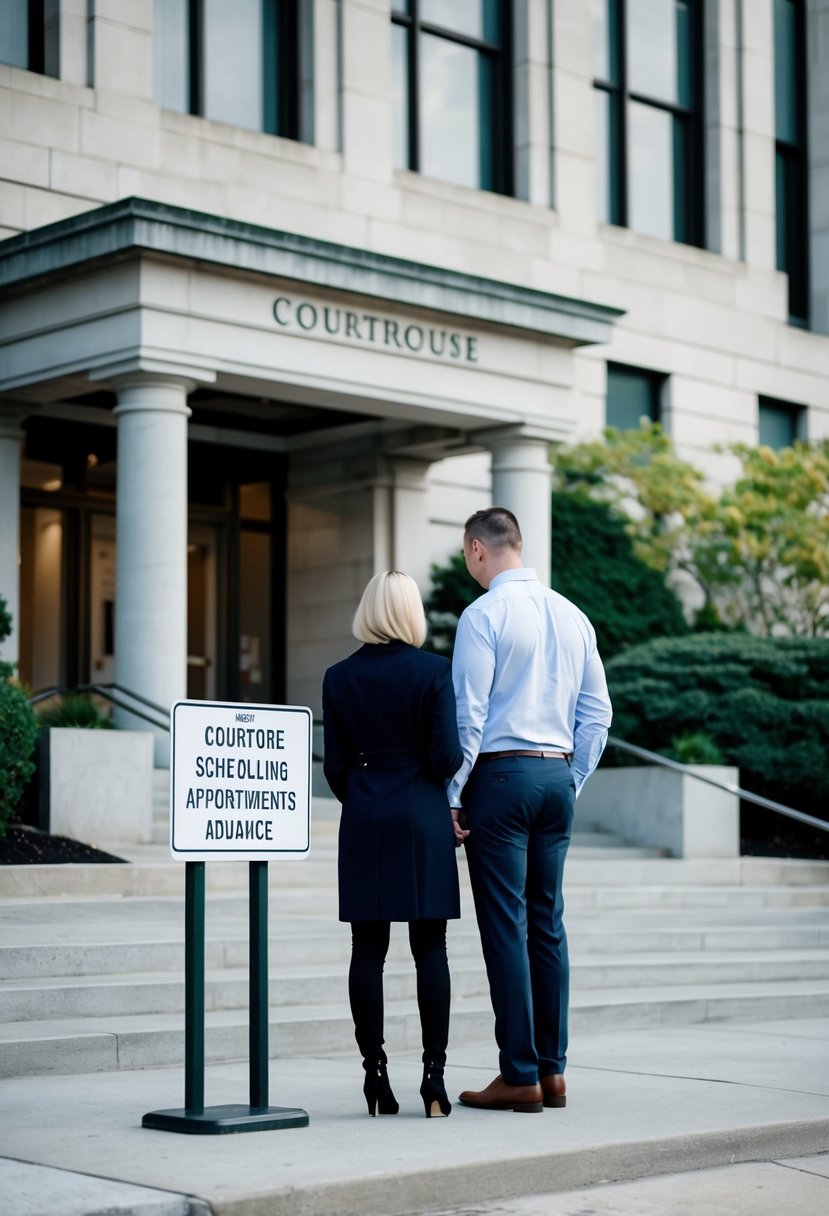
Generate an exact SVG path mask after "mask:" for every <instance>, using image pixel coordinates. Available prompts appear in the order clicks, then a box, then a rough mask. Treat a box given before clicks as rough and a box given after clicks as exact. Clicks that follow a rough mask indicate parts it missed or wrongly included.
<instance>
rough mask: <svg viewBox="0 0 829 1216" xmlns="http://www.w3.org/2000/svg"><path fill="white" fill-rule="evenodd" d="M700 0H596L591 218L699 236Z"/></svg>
mask: <svg viewBox="0 0 829 1216" xmlns="http://www.w3.org/2000/svg"><path fill="white" fill-rule="evenodd" d="M701 54H702V0H596V15H595V20H594V36H593V76H594V79H593V84H594V87H595V99H596V132H597V141H596V162H597V182H598V192H599V197H598V205H599V218H600V219H601V220H603V221H604V222H605V223H610V224H622V225H625V226H626V227H629V228H633V229H635V231H636V232H642V233H645V234H646V235H649V236H657V237H662V238H664V239H665V240H673V241H682V242H684V243H685V244H689V245H701V244H702V242H703V235H704V233H703V214H704V206H703V191H702V59H701Z"/></svg>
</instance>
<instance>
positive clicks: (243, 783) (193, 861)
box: [141, 701, 312, 1135]
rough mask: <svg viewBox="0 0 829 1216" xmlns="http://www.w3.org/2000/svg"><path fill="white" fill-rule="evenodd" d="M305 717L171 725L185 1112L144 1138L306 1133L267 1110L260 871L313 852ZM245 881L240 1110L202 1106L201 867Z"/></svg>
mask: <svg viewBox="0 0 829 1216" xmlns="http://www.w3.org/2000/svg"><path fill="white" fill-rule="evenodd" d="M311 730H312V716H311V711H310V709H308V708H307V707H305V706H297V705H250V704H241V705H240V704H233V703H230V702H213V701H178V702H176V704H175V705H174V706H173V710H172V714H171V732H172V751H171V755H172V760H171V769H170V850H171V852H172V854H173V856H174V857H177V858H179V859H181V860H184V862H185V911H184V925H185V929H184V938H185V940H184V988H185V998H184V999H185V1011H184V1106H183V1107H182V1108H180V1109H174V1110H156V1111H150V1112H149V1113H148V1114H146V1115H144V1118H143V1119H142V1121H141V1122H142V1126H143V1127H150V1128H155V1129H156V1130H159V1131H172V1132H189V1133H191V1134H196V1135H222V1134H227V1133H230V1132H252V1131H272V1130H276V1129H279V1128H288V1127H307V1126H308V1115H307V1113H306V1112H305V1111H304V1110H301V1109H299V1108H298V1107H280V1106H270V1105H269V1099H268V861H269V860H271V859H273V858H279V859H284V858H302V857H306V856H307V855H308V852H309V850H310V847H311ZM208 860H209V861H247V862H248V869H249V901H250V902H249V935H250V938H249V951H250V953H249V958H250V1023H249V1055H250V1094H249V1096H250V1102H249V1105H247V1106H244V1105H240V1104H232V1105H224V1106H208V1107H205V1105H204V927H205V918H204V898H205V861H208Z"/></svg>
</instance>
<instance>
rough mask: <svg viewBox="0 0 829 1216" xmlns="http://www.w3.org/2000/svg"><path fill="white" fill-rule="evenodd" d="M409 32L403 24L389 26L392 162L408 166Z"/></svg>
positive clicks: (400, 167)
mask: <svg viewBox="0 0 829 1216" xmlns="http://www.w3.org/2000/svg"><path fill="white" fill-rule="evenodd" d="M408 51H409V34H408V31H407V30H406V27H405V26H403V25H393V26H392V27H391V87H392V100H393V113H394V130H393V138H394V163H395V165H396V166H397V168H398V169H408V167H409V58H408Z"/></svg>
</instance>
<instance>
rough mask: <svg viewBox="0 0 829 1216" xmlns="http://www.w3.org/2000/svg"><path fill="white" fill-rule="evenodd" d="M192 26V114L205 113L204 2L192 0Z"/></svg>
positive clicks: (190, 100)
mask: <svg viewBox="0 0 829 1216" xmlns="http://www.w3.org/2000/svg"><path fill="white" fill-rule="evenodd" d="M188 19H189V24H190V30H189V38H188V46H189V58H190V62H189V68H190V98H189V102H190V113H191V114H203V113H204V70H203V68H204V38H203V35H202V31H203V30H204V0H190V3H189V6H188Z"/></svg>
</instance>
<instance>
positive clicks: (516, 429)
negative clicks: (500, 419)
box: [472, 424, 564, 452]
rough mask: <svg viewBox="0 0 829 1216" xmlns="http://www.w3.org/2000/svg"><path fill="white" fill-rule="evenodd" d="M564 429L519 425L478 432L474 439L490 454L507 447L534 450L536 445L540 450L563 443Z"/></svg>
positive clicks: (553, 426)
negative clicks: (552, 444)
mask: <svg viewBox="0 0 829 1216" xmlns="http://www.w3.org/2000/svg"><path fill="white" fill-rule="evenodd" d="M562 429H563V428H562ZM562 429H559V428H558V427H557V426H555V425H552V426H527V425H522V424H517V425H515V426H499V427H493V428H492V430H486V431H476V432H475V433H474V435H473V436H472V439H473V440H474V442H475V443H476V444H480V446H481V447H482V448H487V449H488V450H489V451H490V452H494V451H496V450H497V449H499V448H505V447H511V448H516V447H528V448H532V447H534V446H536V445H537V446H538V447H539V448H542V447H543V448H545V449H546V448H547V447H549V445H550V444H551V443H561V441H562V439H563V438H564V436H563V435H562Z"/></svg>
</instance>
